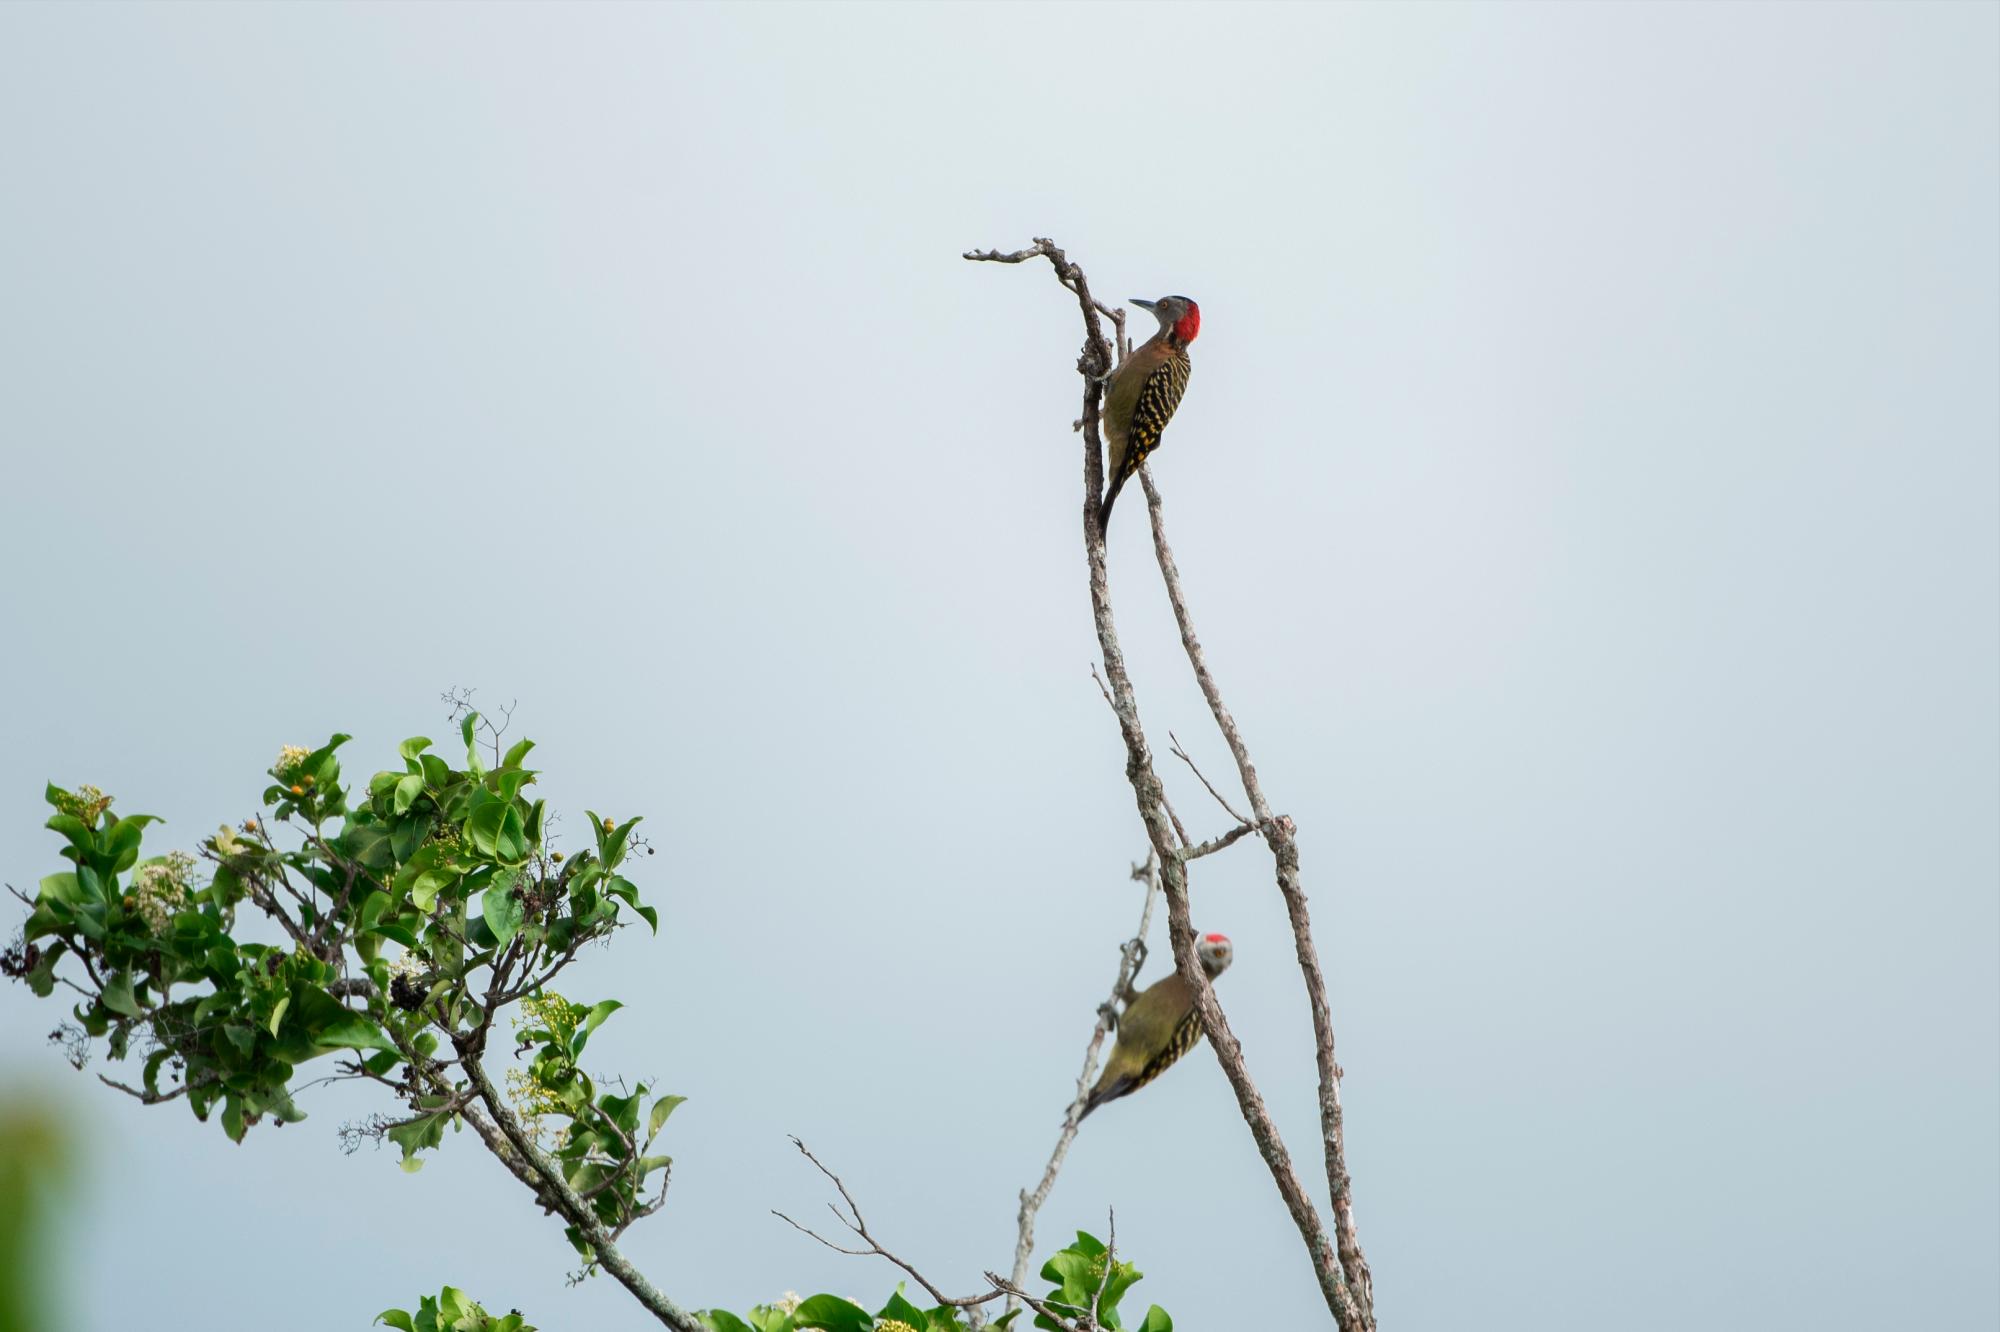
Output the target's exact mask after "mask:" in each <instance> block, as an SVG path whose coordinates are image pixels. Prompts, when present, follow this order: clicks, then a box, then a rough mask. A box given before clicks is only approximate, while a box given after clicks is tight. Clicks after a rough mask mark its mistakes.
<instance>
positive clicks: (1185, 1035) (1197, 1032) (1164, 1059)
mask: <svg viewBox="0 0 2000 1332" xmlns="http://www.w3.org/2000/svg"><path fill="white" fill-rule="evenodd" d="M1200 1039H1201V1018H1200V1017H1199V1016H1198V1015H1196V1014H1194V1013H1190V1014H1188V1015H1187V1016H1186V1017H1184V1018H1182V1019H1181V1020H1180V1022H1179V1024H1178V1025H1177V1026H1175V1027H1174V1036H1173V1039H1172V1040H1170V1041H1168V1042H1167V1048H1166V1049H1164V1050H1162V1051H1160V1052H1159V1053H1158V1054H1157V1055H1154V1056H1153V1058H1152V1059H1150V1060H1148V1061H1147V1063H1146V1066H1145V1067H1144V1068H1142V1069H1140V1070H1139V1076H1138V1078H1137V1079H1136V1080H1135V1081H1134V1082H1133V1083H1132V1085H1131V1086H1130V1087H1127V1088H1126V1089H1125V1090H1126V1091H1127V1092H1128V1093H1130V1092H1135V1091H1138V1090H1139V1089H1140V1088H1141V1087H1143V1086H1145V1085H1146V1084H1147V1083H1149V1082H1151V1081H1152V1080H1153V1079H1154V1078H1157V1077H1159V1076H1160V1074H1162V1073H1164V1072H1166V1071H1167V1070H1168V1069H1170V1068H1172V1067H1173V1066H1174V1064H1175V1062H1176V1061H1177V1060H1179V1059H1180V1057H1181V1056H1182V1055H1184V1054H1186V1053H1187V1052H1188V1051H1189V1050H1192V1049H1194V1043H1195V1042H1196V1041H1198V1040H1200Z"/></svg>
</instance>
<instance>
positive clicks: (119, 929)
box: [9, 712, 678, 1226]
mask: <svg viewBox="0 0 2000 1332" xmlns="http://www.w3.org/2000/svg"><path fill="white" fill-rule="evenodd" d="M478 724H479V716H478V714H477V713H472V712H468V713H466V715H465V716H464V718H463V720H462V723H461V726H460V735H461V738H462V739H463V740H464V742H465V759H464V764H463V766H462V767H461V766H454V765H453V764H452V763H451V762H449V761H447V760H446V759H445V758H443V757H441V756H440V755H438V754H437V753H435V752H433V749H432V744H431V741H430V740H429V739H428V738H426V737H422V736H418V737H414V738H412V739H409V740H405V741H404V742H403V743H402V744H401V745H400V746H399V747H398V758H399V761H400V762H399V766H397V767H393V768H390V769H386V770H384V771H381V772H378V773H375V774H374V775H373V776H372V777H371V778H369V780H368V781H367V783H366V785H365V787H364V788H361V789H351V788H350V787H349V786H348V785H347V784H346V783H345V781H344V780H343V777H342V773H341V765H340V761H339V757H338V751H339V750H340V748H341V746H343V745H344V744H346V743H347V740H348V737H347V736H345V735H334V736H333V737H331V738H330V739H329V740H328V741H327V742H326V743H325V744H324V745H322V746H320V747H319V748H317V749H311V750H308V749H305V748H302V747H299V746H286V747H285V748H284V749H283V750H281V751H280V753H279V756H278V760H277V762H276V763H274V764H273V765H272V766H271V768H270V769H269V771H268V777H269V783H268V785H267V786H266V787H265V789H264V793H263V803H264V806H265V809H266V811H267V812H266V813H265V814H263V815H260V816H257V817H253V818H250V819H246V820H244V821H243V822H242V823H241V824H239V825H235V826H231V825H227V824H225V825H223V826H221V827H220V828H218V829H217V831H216V832H215V834H214V835H213V836H211V837H208V838H206V839H204V840H203V841H202V843H201V846H200V849H199V856H198V857H197V856H195V855H190V854H188V853H186V852H174V853H170V854H169V855H166V856H158V857H154V858H152V859H149V860H141V859H140V850H141V844H142V842H143V840H144V837H145V831H146V829H147V828H148V826H149V825H151V824H155V823H158V822H159V820H157V819H155V818H153V817H151V816H150V815H145V814H134V815H127V816H124V817H118V816H116V815H115V814H114V813H113V812H112V806H113V804H114V801H113V799H112V797H110V796H107V795H105V794H104V793H103V792H101V791H98V790H97V789H95V788H94V787H88V786H85V787H80V788H78V789H77V790H75V791H69V790H65V789H63V788H60V787H57V786H55V785H53V784H51V785H50V786H49V788H48V791H47V798H48V801H49V804H50V805H51V806H53V807H54V810H55V812H54V814H53V815H51V817H50V818H49V820H48V824H47V826H48V827H49V829H50V830H51V831H53V832H55V833H57V834H58V835H59V836H61V837H62V838H63V841H64V846H63V848H62V852H61V854H62V856H63V858H64V859H65V860H67V861H69V862H70V866H71V868H69V869H67V870H65V871H63V872H61V873H56V874H51V875H49V876H48V877H46V878H44V879H43V880H42V881H41V885H40V891H39V892H38V893H37V894H36V895H35V898H34V901H33V910H32V912H31V913H30V915H29V917H28V920H27V923H26V925H25V927H24V929H23V941H22V944H21V946H20V949H19V950H18V957H19V960H20V961H21V963H22V964H23V965H21V966H20V967H19V968H10V970H18V971H19V973H20V977H21V979H22V980H24V981H25V982H26V983H27V984H28V985H29V986H30V987H31V988H32V989H33V990H34V992H35V993H36V994H38V995H42V996H48V995H51V994H53V993H54V991H55V989H56V988H57V986H58V985H62V986H66V987H67V988H69V989H71V990H73V991H75V992H76V993H77V994H79V995H81V996H82V1001H81V1002H80V1003H78V1004H77V1005H76V1006H75V1008H74V1017H75V1019H76V1021H77V1023H78V1024H80V1035H81V1037H83V1038H84V1039H85V1042H88V1041H90V1040H95V1039H97V1038H103V1039H104V1040H105V1042H106V1046H107V1050H108V1053H109V1055H110V1057H111V1058H112V1059H113V1060H121V1059H124V1058H125V1057H127V1055H128V1053H130V1052H131V1051H132V1049H133V1045H134V1042H135V1041H136V1042H138V1044H139V1046H140V1048H141V1049H143V1051H144V1058H143V1065H142V1070H141V1077H140V1084H141V1085H140V1086H139V1087H138V1088H129V1087H128V1088H127V1090H129V1091H132V1092H133V1094H135V1095H138V1096H139V1097H141V1099H143V1100H146V1101H148V1102H157V1101H168V1100H174V1099H177V1098H179V1097H182V1096H185V1097H186V1098H187V1101H188V1105H189V1107H190V1108H191V1109H192V1110H193V1111H194V1113H195V1115H196V1116H197V1117H198V1118H200V1119H203V1120H207V1119H208V1118H209V1117H210V1115H211V1113H212V1112H213V1111H214V1110H215V1109H216V1108H217V1107H218V1106H220V1108H221V1123H222V1127H223V1130H224V1131H225V1132H226V1133H227V1134H228V1135H229V1136H230V1137H231V1138H232V1139H236V1140H239V1141H240V1140H241V1139H242V1138H243V1136H244V1134H245V1133H246V1132H247V1131H248V1130H249V1129H250V1128H251V1127H253V1126H255V1125H257V1124H259V1123H262V1122H266V1121H272V1122H277V1123H288V1122H292V1121H296V1120H299V1119H302V1118H304V1111H303V1110H301V1109H300V1108H299V1106H298V1105H297V1103H296V1101H295V1099H294V1091H295V1089H296V1087H297V1081H296V1080H297V1078H298V1074H299V1071H300V1069H301V1067H302V1066H303V1065H306V1064H309V1063H312V1062H313V1061H316V1060H322V1059H325V1058H327V1057H328V1056H345V1059H344V1060H343V1061H342V1062H341V1063H340V1065H339V1069H338V1072H337V1074H336V1076H339V1077H346V1078H365V1079H370V1080H373V1081H376V1082H378V1083H381V1084H383V1085H384V1086H386V1087H389V1088H390V1089H391V1090H393V1091H394V1092H395V1093H396V1095H397V1096H398V1097H399V1098H400V1100H401V1101H402V1103H403V1105H404V1107H405V1108H406V1110H408V1111H409V1112H411V1113H409V1114H408V1115H407V1116H406V1117H404V1118H401V1119H398V1120H396V1121H395V1122H393V1123H386V1124H384V1125H382V1126H381V1131H382V1133H383V1135H384V1136H386V1137H388V1138H389V1139H390V1140H391V1141H394V1142H396V1143H397V1144H398V1145H400V1146H401V1147H402V1149H403V1154H404V1160H405V1163H406V1165H412V1166H413V1165H414V1164H415V1162H416V1159H417V1153H419V1152H421V1151H423V1150H426V1149H428V1148H431V1147H435V1146H436V1145H437V1144H438V1143H439V1141H440V1140H441V1138H442V1134H443V1131H444V1129H445V1127H446V1126H447V1125H453V1124H456V1123H458V1122H460V1121H461V1120H462V1118H463V1115H464V1112H465V1108H466V1105H467V1104H468V1101H469V1096H468V1093H467V1090H466V1083H465V1082H464V1080H462V1079H458V1078H455V1077H453V1076H452V1073H451V1067H450V1066H451V1065H452V1064H453V1063H454V1062H456V1061H454V1060H452V1059H451V1058H449V1057H446V1056H441V1055H440V1051H441V1050H449V1051H453V1052H456V1053H457V1054H458V1056H459V1058H460V1059H463V1058H464V1057H466V1055H467V1054H468V1053H473V1054H476V1053H477V1052H479V1051H481V1050H483V1048H484V1037H485V1033H486V1031H487V1029H488V1028H489V1027H490V1026H491V1025H492V1024H493V1022H494V1019H495V1017H496V1015H497V1014H498V1013H499V1012H500V1011H502V1010H503V1009H505V1008H506V1007H507V1006H508V1005H511V1004H515V1003H518V1002H520V1001H522V1000H527V999H533V998H535V997H537V996H539V995H540V994H541V991H542V988H543V987H544V986H545V985H546V984H547V983H548V982H549V981H550V980H552V979H553V978H554V976H555V975H556V974H557V973H558V972H560V971H561V970H562V969H563V968H564V967H565V966H567V965H568V964H569V962H570V961H571V960H573V959H574V958H575V956H576V953H577V950H578V949H580V948H581V947H582V946H583V945H585V944H586V943H589V942H590V941H592V940H594V939H599V938H603V937H604V936H606V935H608V934H609V933H611V932H612V931H613V930H615V929H617V928H618V927H619V926H620V925H621V924H623V923H624V922H625V920H626V918H627V917H628V916H630V915H636V916H637V917H639V918H641V919H643V920H645V922H646V923H647V925H648V926H651V927H654V928H657V926H658V916H657V915H656V913H655V912H654V910H653V908H652V907H650V906H647V905H645V904H644V903H642V902H641V901H640V900H639V893H638V889H637V887H636V886H635V885H634V884H633V883H632V882H631V881H630V880H629V879H627V878H625V877H624V875H623V874H622V873H620V870H621V868H622V866H623V863H624V861H625V860H626V858H627V856H628V855H629V854H630V852H631V850H632V840H631V839H632V826H633V824H634V823H636V822H637V820H636V819H632V820H626V821H625V822H624V823H619V822H617V821H615V820H612V819H606V818H601V817H599V816H598V815H596V814H594V813H593V814H592V815H591V826H592V829H593V833H594V843H595V845H594V847H593V848H592V849H590V850H585V851H582V852H580V853H578V854H576V855H575V856H572V857H568V858H565V856H564V854H563V853H562V852H561V851H559V850H556V849H555V848H554V847H552V846H551V845H550V844H549V839H548V836H547V830H548V823H549V816H548V812H547V809H546V807H545V804H544V802H543V801H541V800H531V799H530V798H529V797H528V795H527V794H526V788H528V787H530V786H532V784H533V783H534V781H535V778H536V775H537V774H536V773H535V771H534V770H532V769H530V768H527V767H525V766H523V765H524V760H525V759H526V758H527V756H528V753H529V752H530V750H531V749H532V748H533V744H532V742H530V741H527V740H522V741H520V742H518V743H516V744H515V745H514V746H513V747H512V748H511V749H509V750H507V752H506V753H505V755H504V756H502V755H501V754H499V753H498V752H497V751H498V749H499V745H498V742H497V738H496V739H495V740H494V742H493V744H492V748H493V749H494V750H495V751H496V752H495V753H494V755H493V759H494V762H493V764H492V765H491V766H490V767H489V766H488V764H487V763H486V762H485V761H484V760H483V759H482V756H481V754H480V752H479V743H478V732H477V730H476V727H477V726H478ZM489 729H490V728H489ZM202 868H206V869H207V871H208V877H207V881H206V882H200V881H199V879H198V875H199V871H200V870H201V869H202ZM274 927H275V928H274ZM260 930H261V932H262V933H263V934H265V935H266V936H267V938H265V939H259V938H257V937H255V935H256V934H257V933H258V932H259V931H260ZM392 951H393V953H394V954H395V956H394V957H393V959H392V958H391V957H390V956H387V954H389V953H390V952H392ZM30 954H32V961H30V958H29V955H30ZM9 956H10V957H13V956H16V954H10V955H9ZM549 1002H551V1003H554V1002H556V1001H554V1000H550V1001H549ZM616 1007H617V1005H616V1003H615V1002H610V1003H606V1004H599V1005H597V1006H596V1007H595V1008H592V1009H589V1010H588V1011H589V1013H590V1014H591V1016H590V1017H589V1019H588V1020H587V1021H586V1023H585V1026H586V1028H587V1030H585V1031H584V1032H583V1033H581V1034H580V1035H579V1034H577V1033H569V1034H567V1035H566V1036H565V1037H564V1039H565V1041H566V1042H567V1043H568V1044H567V1051H566V1053H565V1054H564V1055H563V1056H562V1057H561V1058H560V1059H558V1058H555V1057H553V1056H551V1055H538V1056H537V1058H536V1060H535V1063H534V1064H533V1065H532V1066H531V1071H530V1073H529V1075H528V1077H529V1082H530V1084H531V1085H532V1086H533V1087H534V1088H535V1089H536V1091H537V1092H538V1094H543V1095H545V1096H546V1097H548V1098H550V1105H551V1108H553V1109H555V1110H556V1111H557V1112H559V1113H560V1114H561V1115H562V1116H564V1117H566V1118H569V1119H570V1120H572V1121H573V1123H574V1121H577V1120H579V1119H580V1120H582V1121H585V1123H584V1124H583V1125H582V1126H580V1127H577V1128H576V1131H574V1132H572V1133H570V1134H569V1136H568V1137H567V1139H566V1140H565V1143H564V1146H563V1148H562V1150H561V1153H560V1155H561V1156H562V1159H563V1160H564V1161H565V1163H566V1165H567V1166H568V1167H570V1168H571V1170H572V1172H573V1173H572V1181H573V1183H576V1184H577V1185H578V1186H579V1187H584V1188H592V1189H594V1188H596V1187H597V1186H598V1185H599V1184H600V1183H605V1182H606V1181H607V1180H610V1179H611V1177H612V1176H616V1179H615V1180H613V1181H612V1182H610V1183H608V1184H606V1187H604V1188H603V1189H602V1191H600V1192H597V1193H595V1194H594V1195H593V1201H594V1204H595V1206H596V1209H597V1212H598V1214H599V1216H600V1217H602V1218H603V1219H604V1220H605V1221H606V1223H607V1224H608V1225H612V1226H620V1225H622V1224H626V1223H629V1221H630V1220H631V1219H633V1217H634V1216H635V1214H636V1213H637V1212H638V1211H639V1210H640V1207H641V1205H640V1204H639V1203H638V1201H637V1198H638V1192H639V1190H640V1189H641V1188H642V1187H643V1186H644V1185H645V1183H646V1177H647V1176H648V1175H649V1174H651V1173H652V1172H653V1171H655V1170H659V1169H661V1168H662V1167H663V1166H664V1164H665V1158H664V1157H658V1156H651V1157H646V1156H643V1155H642V1154H641V1153H640V1152H638V1151H636V1150H634V1149H635V1148H636V1147H637V1146H638V1143H637V1140H636V1139H635V1138H634V1134H635V1133H636V1132H637V1130H638V1124H639V1122H640V1116H641V1115H642V1114H645V1113H646V1112H647V1111H649V1110H650V1111H651V1112H652V1114H651V1117H650V1118H649V1119H648V1130H649V1131H648V1132H647V1134H646V1141H647V1142H648V1143H650V1141H651V1137H652V1136H653V1134H655V1133H657V1132H658V1127H659V1124H660V1123H661V1122H663V1121H664V1117H665V1115H664V1112H662V1111H660V1110H659V1108H658V1106H659V1102H650V1103H649V1102H648V1099H647V1089H646V1088H645V1087H644V1086H643V1085H641V1086H640V1087H639V1088H637V1089H636V1090H635V1091H633V1092H631V1093H629V1094H627V1095H623V1096H609V1095H605V1096H600V1095H598V1094H597V1093H596V1092H595V1089H594V1087H593V1086H592V1084H591V1081H590V1079H589V1078H588V1077H585V1076H584V1075H583V1074H582V1073H581V1071H580V1070H578V1069H577V1068H576V1067H575V1063H574V1061H575V1058H576V1056H578V1055H580V1054H581V1053H582V1051H583V1046H584V1039H583V1038H584V1037H585V1036H587V1035H588V1030H594V1029H595V1028H596V1026H597V1025H598V1024H599V1023H601V1022H602V1021H603V1019H604V1017H606V1016H608V1015H609V1014H610V1013H611V1012H612V1011H614V1010H615V1009H616ZM87 1048H88V1047H87V1044H85V1045H83V1046H81V1047H80V1052H79V1054H78V1056H77V1058H78V1059H79V1061H80V1060H81V1059H82V1058H84V1057H86V1054H85V1053H83V1052H82V1051H86V1050H87ZM673 1103H674V1104H678V1098H673ZM668 1108H669V1109H670V1108H671V1106H669V1107H668Z"/></svg>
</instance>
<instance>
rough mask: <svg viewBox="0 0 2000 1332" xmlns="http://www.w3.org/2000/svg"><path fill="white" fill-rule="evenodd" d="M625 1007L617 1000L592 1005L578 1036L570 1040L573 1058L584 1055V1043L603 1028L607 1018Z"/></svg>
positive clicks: (577, 1032) (577, 1033) (578, 1029)
mask: <svg viewBox="0 0 2000 1332" xmlns="http://www.w3.org/2000/svg"><path fill="white" fill-rule="evenodd" d="M623 1007H625V1005H623V1004H621V1003H619V1002H618V1001H617V1000H616V999H606V1000H604V1001H603V1002H602V1003H595V1004H592V1005H591V1006H590V1012H589V1013H587V1014H585V1015H584V1019H583V1025H582V1026H581V1027H578V1028H577V1029H576V1035H574V1036H572V1037H571V1038H570V1042H569V1052H570V1056H571V1058H574V1057H576V1056H577V1055H580V1054H582V1053H583V1046H584V1042H586V1041H588V1040H589V1039H590V1033H591V1032H593V1031H596V1030H597V1029H598V1028H599V1027H601V1026H603V1025H604V1020H605V1019H606V1018H608V1017H610V1016H611V1015H612V1014H613V1013H616V1012H617V1011H618V1010H619V1009H621V1008H623Z"/></svg>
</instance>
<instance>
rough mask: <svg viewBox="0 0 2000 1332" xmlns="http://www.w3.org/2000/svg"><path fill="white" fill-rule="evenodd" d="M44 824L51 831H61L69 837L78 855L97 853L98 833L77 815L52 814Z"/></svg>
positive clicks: (86, 855)
mask: <svg viewBox="0 0 2000 1332" xmlns="http://www.w3.org/2000/svg"><path fill="white" fill-rule="evenodd" d="M42 826H43V827H44V828H47V829H48V830H49V831H50V832H59V833H61V834H62V835H63V836H64V837H67V838H68V839H69V844H70V845H71V846H73V847H75V848H76V853H77V855H79V856H85V857H88V856H94V855H96V854H97V834H96V833H93V832H92V831H91V830H90V825H89V824H87V823H85V822H84V821H83V820H82V819H80V818H78V817H77V816H76V815H74V814H51V815H50V816H49V821H48V822H47V823H44V824H43V825H42Z"/></svg>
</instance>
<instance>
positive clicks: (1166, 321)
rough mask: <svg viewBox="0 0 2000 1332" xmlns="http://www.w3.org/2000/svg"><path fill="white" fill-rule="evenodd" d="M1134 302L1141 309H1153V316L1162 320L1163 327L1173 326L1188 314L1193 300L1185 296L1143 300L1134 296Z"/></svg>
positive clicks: (1161, 325)
mask: <svg viewBox="0 0 2000 1332" xmlns="http://www.w3.org/2000/svg"><path fill="white" fill-rule="evenodd" d="M1132 304H1134V305H1136V306H1138V307H1139V308H1140V309H1141V310H1150V311H1152V312H1153V318H1155V319H1157V320H1159V321H1160V327H1161V328H1172V327H1173V326H1174V325H1175V324H1178V323H1179V322H1180V321H1181V319H1182V318H1183V317H1184V316H1185V315H1186V314H1187V312H1188V307H1189V306H1190V305H1192V304H1193V302H1192V301H1190V300H1188V298H1187V297H1185V296H1162V297H1160V299H1159V300H1157V301H1148V300H1142V299H1141V298H1139V297H1137V296H1134V297H1133V298H1132Z"/></svg>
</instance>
